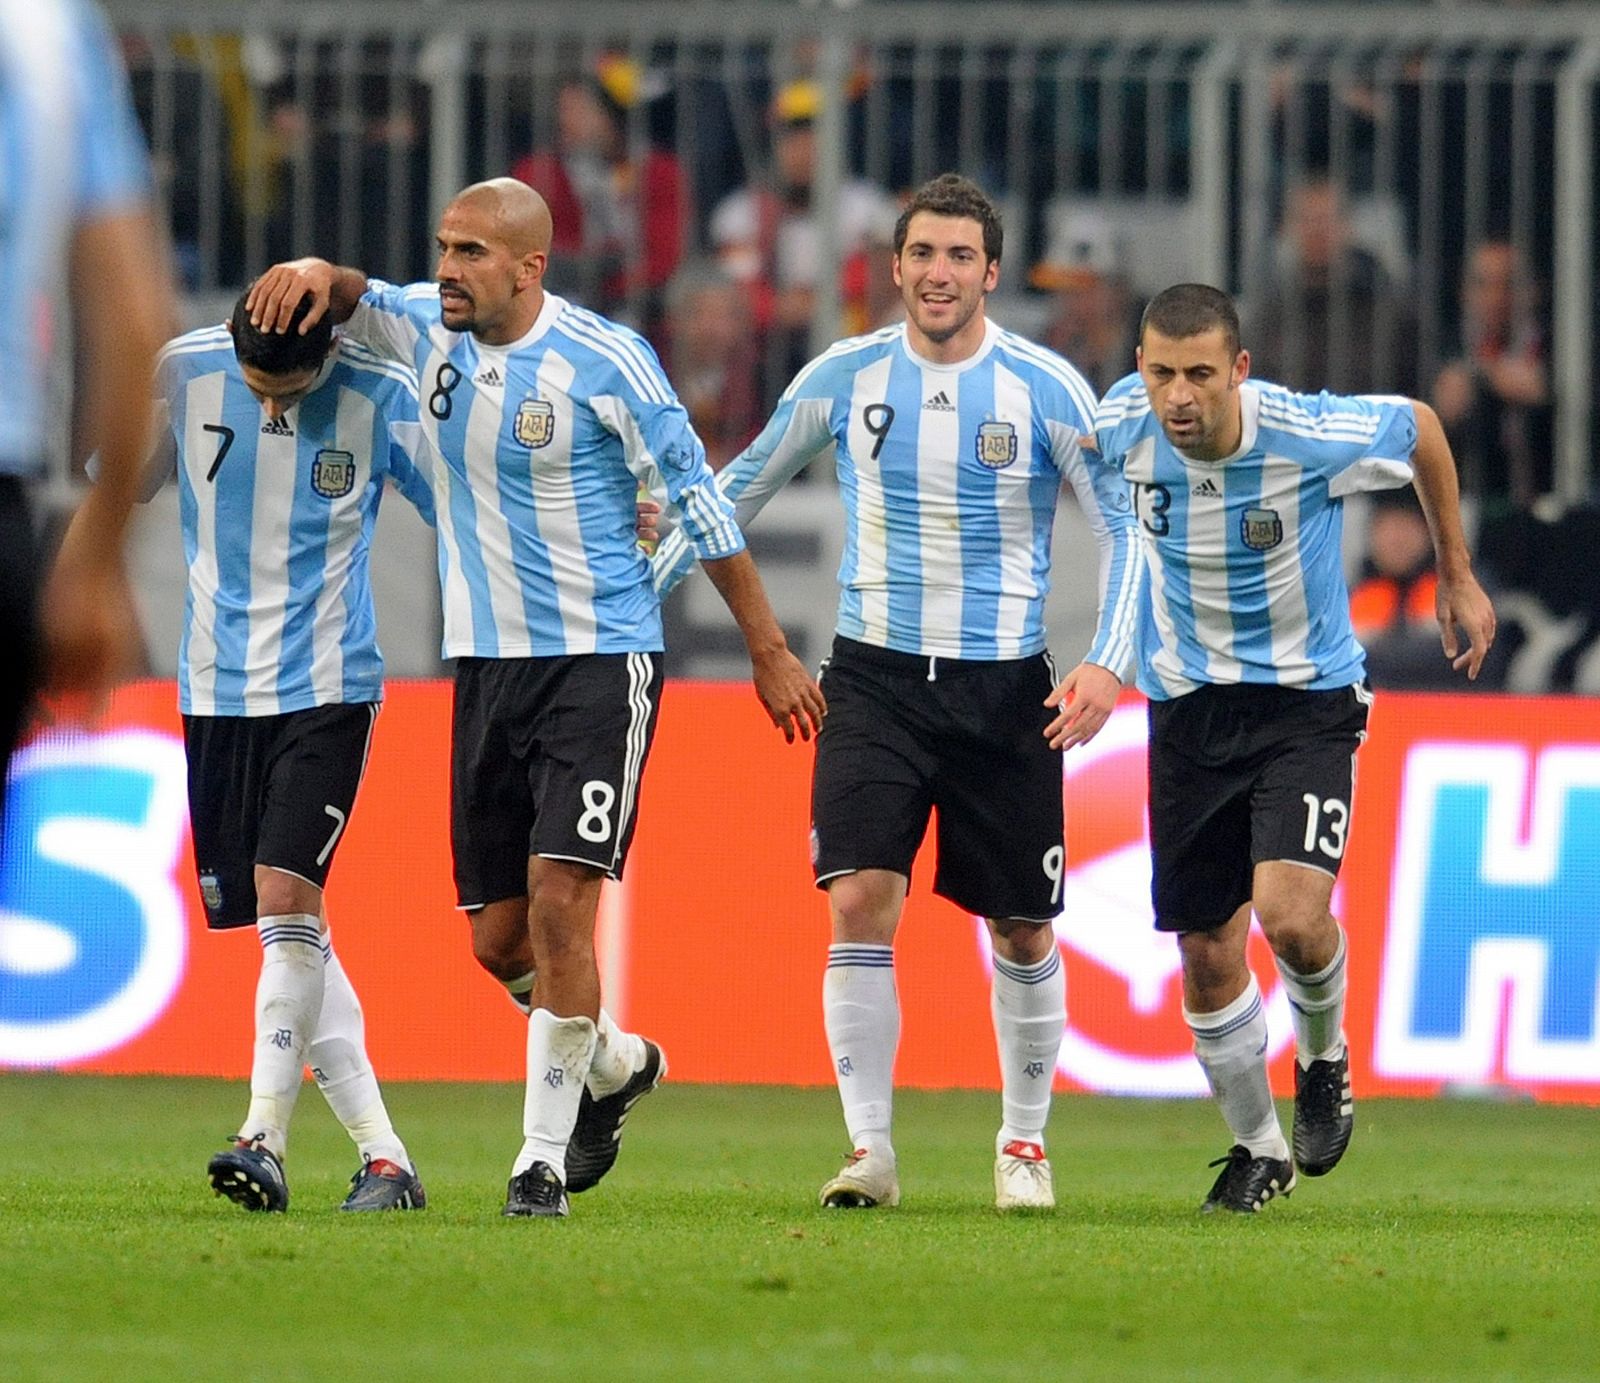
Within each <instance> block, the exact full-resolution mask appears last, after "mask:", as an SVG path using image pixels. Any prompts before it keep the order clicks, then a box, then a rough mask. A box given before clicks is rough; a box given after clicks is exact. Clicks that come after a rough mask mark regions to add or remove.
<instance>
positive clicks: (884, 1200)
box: [819, 1148, 900, 1210]
mask: <svg viewBox="0 0 1600 1383" xmlns="http://www.w3.org/2000/svg"><path fill="white" fill-rule="evenodd" d="M819 1199H820V1200H821V1201H822V1203H823V1204H824V1205H826V1206H830V1207H832V1208H834V1209H837V1210H871V1209H872V1208H873V1207H875V1206H879V1205H891V1206H892V1205H899V1204H900V1178H899V1176H898V1175H897V1174H896V1172H895V1162H894V1153H893V1152H876V1151H874V1152H868V1151H867V1149H865V1148H857V1149H856V1150H855V1151H854V1152H853V1153H851V1154H850V1156H849V1158H847V1159H846V1161H845V1164H844V1166H843V1167H841V1168H840V1169H839V1175H838V1176H836V1177H834V1179H833V1180H832V1181H830V1182H829V1183H828V1184H827V1185H826V1186H824V1187H823V1188H822V1193H821V1196H820V1197H819Z"/></svg>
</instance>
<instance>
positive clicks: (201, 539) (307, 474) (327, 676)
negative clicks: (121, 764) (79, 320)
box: [156, 327, 433, 716]
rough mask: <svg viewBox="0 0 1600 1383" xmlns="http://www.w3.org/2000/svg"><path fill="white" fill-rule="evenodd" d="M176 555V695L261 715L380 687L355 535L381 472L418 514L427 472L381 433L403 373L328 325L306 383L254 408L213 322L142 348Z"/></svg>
mask: <svg viewBox="0 0 1600 1383" xmlns="http://www.w3.org/2000/svg"><path fill="white" fill-rule="evenodd" d="M156 388H157V391H158V394H159V396H160V398H161V399H163V400H164V401H165V403H166V407H167V413H168V427H169V436H170V441H169V443H168V447H169V450H168V452H167V457H168V460H169V463H170V462H171V461H172V460H173V459H175V462H176V465H177V471H178V507H179V513H180V515H181V516H182V521H183V550H184V557H185V559H186V560H187V562H188V566H189V591H188V595H187V597H186V599H185V602H184V625H183V639H182V642H181V643H180V645H179V649H178V701H179V705H180V707H181V708H182V710H183V712H184V713H185V714H186V715H226V716H266V715H281V714H284V713H286V712H289V711H302V710H305V709H306V708H308V707H311V706H326V705H337V704H341V703H347V702H360V701H377V700H379V699H380V698H381V697H382V695H383V659H382V657H381V656H380V655H379V653H378V641H377V625H376V622H375V620H374V617H373V609H372V582H371V578H370V575H369V572H368V563H367V557H368V550H369V547H370V544H371V541H372V526H373V524H374V523H375V522H376V521H377V517H378V502H379V500H380V499H381V497H382V494H383V485H384V480H385V478H388V479H391V480H392V481H393V482H394V484H395V485H396V486H397V487H398V488H399V489H400V491H401V492H402V493H403V494H404V495H405V496H406V498H407V499H409V500H410V501H411V502H412V503H413V504H415V505H416V506H417V508H418V509H419V510H420V511H421V513H422V515H423V517H424V518H426V519H428V520H429V521H430V522H431V521H432V519H433V499H432V495H431V493H430V490H429V486H428V483H427V478H426V477H425V476H424V475H422V474H420V473H419V472H418V471H417V469H416V468H415V467H414V466H413V464H412V462H411V460H410V458H409V457H408V456H407V454H406V453H405V451H404V450H403V449H402V448H401V446H400V445H399V443H398V442H396V441H395V440H394V439H393V437H392V436H391V435H390V428H391V426H393V425H403V424H405V423H406V422H410V421H414V420H415V418H416V416H417V401H416V394H415V391H414V387H413V384H412V381H411V377H410V375H409V374H408V373H407V372H406V371H404V370H402V369H399V368H397V367H396V366H394V365H392V364H390V363H389V362H388V361H384V360H379V359H377V358H376V357H374V356H372V355H371V354H370V353H368V352H367V351H365V350H363V349H362V348H361V347H360V346H357V345H353V344H352V343H350V342H347V341H341V342H340V343H339V345H338V348H337V349H336V350H335V351H334V353H333V354H332V355H330V356H329V357H328V360H327V361H326V362H325V363H324V365H323V367H322V371H321V373H320V374H319V375H318V377H317V382H316V384H315V385H314V386H313V387H312V389H311V392H310V393H308V394H306V395H305V396H304V397H303V398H302V399H300V400H299V402H297V403H296V404H295V405H294V406H293V407H292V408H290V409H288V410H287V411H286V412H285V413H284V414H283V416H282V417H281V418H278V419H276V420H274V419H270V418H268V416H267V412H266V410H265V409H264V408H263V407H262V406H261V404H260V403H259V402H258V401H257V399H256V397H255V395H254V394H252V393H251V392H250V390H249V387H248V386H247V385H246V384H245V382H244V376H243V375H242V374H241V373H240V370H239V361H238V357H237V356H236V355H235V354H234V350H233V338H232V336H230V335H229V333H228V329H227V328H226V327H208V328H206V329H204V330H201V331H192V332H190V333H189V334H188V335H187V336H180V337H178V339H177V340H175V341H172V342H170V343H169V344H168V345H167V347H166V348H165V349H164V350H163V351H162V352H161V354H160V355H159V356H158V357H157V362H156Z"/></svg>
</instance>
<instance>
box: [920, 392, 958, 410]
mask: <svg viewBox="0 0 1600 1383" xmlns="http://www.w3.org/2000/svg"><path fill="white" fill-rule="evenodd" d="M930 408H931V409H933V411H934V412H936V413H954V412H955V411H956V406H955V404H953V403H951V402H950V396H949V395H948V394H947V393H945V391H944V390H943V389H941V390H940V391H939V392H938V393H937V394H935V395H934V396H933V397H932V398H931V399H924V400H923V403H922V409H923V412H927V410H928V409H930Z"/></svg>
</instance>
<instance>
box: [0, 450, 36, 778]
mask: <svg viewBox="0 0 1600 1383" xmlns="http://www.w3.org/2000/svg"><path fill="white" fill-rule="evenodd" d="M38 606H39V555H38V541H37V539H36V537H35V535H34V530H33V516H32V513H31V512H30V507H29V504H28V495H27V489H26V487H25V486H24V484H23V482H22V481H21V480H19V479H18V478H17V477H16V476H11V475H5V476H0V649H4V650H5V656H4V657H3V658H0V785H3V784H4V782H5V771H6V765H7V764H8V763H9V762H10V760H11V752H12V750H14V749H15V748H16V747H17V741H18V740H19V739H20V738H21V735H22V727H23V723H24V721H25V720H26V719H27V715H28V707H29V705H30V704H31V703H32V701H33V697H34V693H35V692H36V691H37V690H38V684H39V678H40V673H41V671H42V669H41V666H40V660H41V653H40V640H39V614H38ZM4 797H5V794H4V793H3V792H0V806H3V805H4Z"/></svg>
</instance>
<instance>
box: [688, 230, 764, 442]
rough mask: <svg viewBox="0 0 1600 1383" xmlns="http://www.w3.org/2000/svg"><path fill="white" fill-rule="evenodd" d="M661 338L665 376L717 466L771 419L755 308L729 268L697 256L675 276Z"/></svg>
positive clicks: (752, 437) (750, 440)
mask: <svg viewBox="0 0 1600 1383" xmlns="http://www.w3.org/2000/svg"><path fill="white" fill-rule="evenodd" d="M664 337H665V341H664V345H665V351H664V354H665V364H666V367H667V374H668V376H669V377H670V378H671V380H672V383H673V386H674V387H675V388H676V389H677V391H678V398H679V399H680V400H681V401H682V403H683V406H684V407H685V408H686V409H688V410H689V419H690V421H691V422H693V424H694V430H695V431H696V432H698V433H699V434H700V440H701V441H703V442H704V443H705V444H706V455H707V456H708V457H709V459H710V461H711V465H712V467H713V468H714V469H720V468H721V467H723V466H725V465H727V463H728V462H729V461H731V460H732V459H733V458H734V457H735V456H737V455H738V454H739V453H740V452H741V451H743V450H744V448H745V447H746V446H747V445H748V444H749V443H750V442H752V441H753V440H754V439H755V436H756V433H757V432H759V431H760V430H761V424H762V423H763V422H764V421H765V419H766V407H765V404H764V402H763V398H762V392H761V378H760V369H761V353H760V351H759V350H758V349H757V345H756V336H755V328H754V324H753V323H752V322H751V320H750V307H749V304H748V303H747V302H746V301H745V297H744V294H743V292H741V290H740V288H739V285H738V284H737V283H735V282H734V280H733V278H732V276H731V275H730V274H729V273H728V272H727V270H726V269H724V268H722V266H721V265H719V264H717V263H716V262H715V261H714V260H694V261H690V262H689V263H687V264H685V265H684V266H683V268H681V269H679V270H678V272H677V273H676V274H674V275H673V277H672V282H671V283H669V284H668V285H667V315H666V329H665V332H664Z"/></svg>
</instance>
